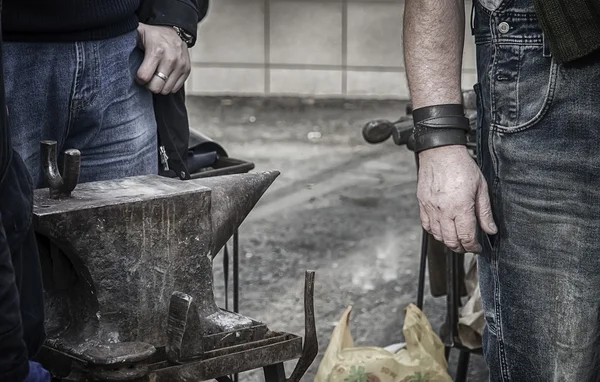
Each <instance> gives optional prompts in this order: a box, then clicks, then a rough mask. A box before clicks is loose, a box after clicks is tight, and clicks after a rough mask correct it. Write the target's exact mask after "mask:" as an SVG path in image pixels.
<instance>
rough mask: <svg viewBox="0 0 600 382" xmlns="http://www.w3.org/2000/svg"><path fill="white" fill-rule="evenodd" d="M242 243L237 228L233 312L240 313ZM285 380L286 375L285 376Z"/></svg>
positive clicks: (235, 232) (236, 380)
mask: <svg viewBox="0 0 600 382" xmlns="http://www.w3.org/2000/svg"><path fill="white" fill-rule="evenodd" d="M239 249H240V242H239V232H238V230H237V228H236V229H235V231H233V285H232V286H233V311H234V312H235V313H239V312H240V300H239V298H240V256H239V254H240V251H239ZM238 378H239V376H238V375H237V374H235V375H234V376H233V382H238ZM284 379H285V375H284Z"/></svg>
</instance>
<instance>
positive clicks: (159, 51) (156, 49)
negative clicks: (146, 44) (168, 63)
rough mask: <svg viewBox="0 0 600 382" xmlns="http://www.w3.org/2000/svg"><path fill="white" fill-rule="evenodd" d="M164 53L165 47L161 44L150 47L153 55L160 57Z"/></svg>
mask: <svg viewBox="0 0 600 382" xmlns="http://www.w3.org/2000/svg"><path fill="white" fill-rule="evenodd" d="M164 54H165V48H164V47H163V46H162V45H158V46H155V47H153V48H152V55H153V56H155V57H162V56H163V55H164Z"/></svg>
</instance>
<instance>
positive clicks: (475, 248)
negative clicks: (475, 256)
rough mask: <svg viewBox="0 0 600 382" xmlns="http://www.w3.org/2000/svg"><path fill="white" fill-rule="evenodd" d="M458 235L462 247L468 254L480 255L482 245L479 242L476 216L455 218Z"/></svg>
mask: <svg viewBox="0 0 600 382" xmlns="http://www.w3.org/2000/svg"><path fill="white" fill-rule="evenodd" d="M454 226H455V227H456V234H457V236H458V240H459V241H460V244H461V246H462V247H463V248H464V249H465V251H467V252H473V253H480V252H481V245H479V243H478V242H477V219H475V215H474V214H470V215H459V216H457V217H456V218H454Z"/></svg>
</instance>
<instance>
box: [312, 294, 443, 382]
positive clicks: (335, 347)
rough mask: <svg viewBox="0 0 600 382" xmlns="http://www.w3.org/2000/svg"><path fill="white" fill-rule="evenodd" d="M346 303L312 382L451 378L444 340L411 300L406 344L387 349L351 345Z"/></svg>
mask: <svg viewBox="0 0 600 382" xmlns="http://www.w3.org/2000/svg"><path fill="white" fill-rule="evenodd" d="M351 312H352V307H351V306H350V307H348V309H346V311H345V312H344V314H343V315H342V317H341V319H340V321H339V323H338V324H337V325H336V327H335V329H334V330H333V334H332V336H331V342H330V343H329V346H328V347H327V350H326V352H325V355H324V356H323V361H321V364H320V365H319V370H318V371H317V376H316V377H315V382H452V378H451V377H450V375H449V374H448V363H447V362H446V358H445V356H444V344H443V343H442V341H441V340H440V339H439V337H438V336H437V335H436V334H435V333H434V331H433V329H432V328H431V324H430V323H429V320H427V317H425V315H424V314H423V312H421V310H420V309H419V308H417V307H416V306H415V305H413V304H411V305H409V306H408V308H406V311H405V314H406V316H405V319H404V328H403V332H404V337H405V340H406V347H404V348H403V349H401V350H400V351H398V352H397V353H395V354H394V353H391V352H389V351H387V350H384V349H382V348H378V347H354V341H353V340H352V335H351V334H350V324H349V319H350V313H351Z"/></svg>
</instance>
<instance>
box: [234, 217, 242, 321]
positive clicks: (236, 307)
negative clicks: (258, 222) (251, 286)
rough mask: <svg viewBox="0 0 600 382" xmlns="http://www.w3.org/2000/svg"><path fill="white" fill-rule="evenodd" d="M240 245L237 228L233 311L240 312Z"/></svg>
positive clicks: (235, 235)
mask: <svg viewBox="0 0 600 382" xmlns="http://www.w3.org/2000/svg"><path fill="white" fill-rule="evenodd" d="M239 297H240V243H239V232H238V230H237V228H236V229H235V231H233V311H234V312H235V313H239V312H240V310H239V309H240V300H239Z"/></svg>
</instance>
